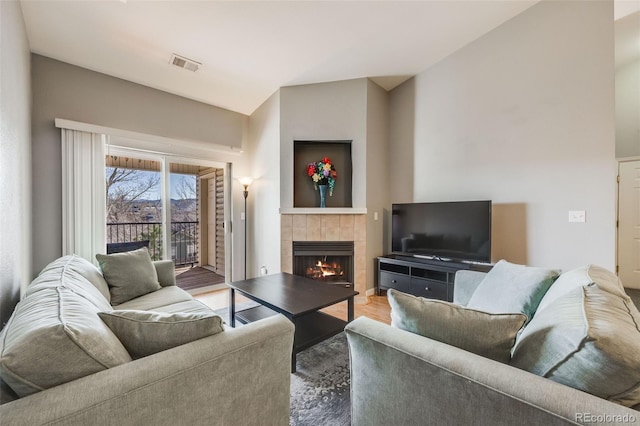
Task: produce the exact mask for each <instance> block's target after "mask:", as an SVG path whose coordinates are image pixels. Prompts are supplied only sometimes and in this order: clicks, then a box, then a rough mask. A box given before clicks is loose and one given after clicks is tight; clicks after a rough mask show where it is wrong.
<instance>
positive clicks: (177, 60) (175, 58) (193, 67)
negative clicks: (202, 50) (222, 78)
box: [169, 53, 202, 72]
mask: <svg viewBox="0 0 640 426" xmlns="http://www.w3.org/2000/svg"><path fill="white" fill-rule="evenodd" d="M169 63H170V64H172V65H175V66H177V67H180V68H184V69H185V70H189V71H193V72H196V71H197V70H198V68H200V67H201V66H202V64H201V63H200V62H196V61H194V60H192V59H188V58H185V57H184V56H180V55H176V54H175V53H174V54H173V55H171V61H170V62H169Z"/></svg>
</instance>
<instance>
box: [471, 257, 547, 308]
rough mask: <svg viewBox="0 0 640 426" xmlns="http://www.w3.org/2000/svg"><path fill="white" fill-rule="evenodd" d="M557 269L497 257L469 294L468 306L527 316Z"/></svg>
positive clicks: (537, 302)
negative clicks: (492, 265) (497, 259)
mask: <svg viewBox="0 0 640 426" xmlns="http://www.w3.org/2000/svg"><path fill="white" fill-rule="evenodd" d="M559 274H560V271H557V270H553V269H545V268H536V267H532V266H524V265H516V264H514V263H509V262H507V261H506V260H501V261H499V262H498V263H496V265H495V266H494V267H493V268H492V269H491V270H490V271H489V272H488V273H487V276H486V277H485V278H484V280H482V282H481V283H480V284H479V285H478V288H476V291H474V292H473V294H472V295H471V299H469V303H467V307H468V308H472V309H478V310H481V311H486V312H492V313H496V314H499V313H513V312H521V313H523V314H525V315H526V316H527V318H529V319H531V318H532V317H533V314H534V313H535V312H536V309H537V308H538V304H539V303H540V301H541V300H542V297H543V296H544V294H545V293H546V292H547V290H548V289H549V287H550V286H551V284H553V282H554V281H555V279H556V278H558V275H559Z"/></svg>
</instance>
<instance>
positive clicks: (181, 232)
mask: <svg viewBox="0 0 640 426" xmlns="http://www.w3.org/2000/svg"><path fill="white" fill-rule="evenodd" d="M227 173H228V166H226V165H225V164H216V163H213V162H203V161H200V160H193V159H186V158H177V157H172V156H166V155H159V154H155V153H146V152H142V151H136V150H131V149H126V148H116V147H108V149H107V155H106V157H105V182H106V198H107V209H106V210H107V229H106V240H107V251H108V252H116V251H125V250H128V249H135V248H138V247H140V246H146V247H148V248H149V252H150V254H151V256H152V258H153V259H154V260H160V259H171V260H173V261H174V263H175V265H176V268H177V269H180V268H192V267H194V266H202V267H205V268H207V269H209V270H211V271H213V272H216V273H217V274H219V275H221V276H223V277H224V271H225V264H226V260H227V259H226V255H225V253H226V250H225V248H226V246H227V244H228V241H227V234H226V229H225V223H226V220H225V218H226V217H227V215H229V214H230V210H229V209H228V207H227V206H226V204H227V203H226V199H227V195H226V189H227V186H226V182H225V175H226V174H227Z"/></svg>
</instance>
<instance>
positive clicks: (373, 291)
mask: <svg viewBox="0 0 640 426" xmlns="http://www.w3.org/2000/svg"><path fill="white" fill-rule="evenodd" d="M364 294H365V295H366V296H367V297H369V296H375V295H376V289H375V288H368V289H367V291H366V292H365V293H364Z"/></svg>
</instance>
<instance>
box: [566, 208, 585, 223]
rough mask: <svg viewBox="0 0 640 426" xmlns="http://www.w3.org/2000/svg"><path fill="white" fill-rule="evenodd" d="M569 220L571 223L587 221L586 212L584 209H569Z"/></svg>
mask: <svg viewBox="0 0 640 426" xmlns="http://www.w3.org/2000/svg"><path fill="white" fill-rule="evenodd" d="M569 222H571V223H584V222H586V212H585V211H584V210H569Z"/></svg>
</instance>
